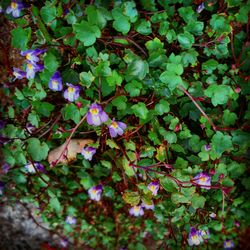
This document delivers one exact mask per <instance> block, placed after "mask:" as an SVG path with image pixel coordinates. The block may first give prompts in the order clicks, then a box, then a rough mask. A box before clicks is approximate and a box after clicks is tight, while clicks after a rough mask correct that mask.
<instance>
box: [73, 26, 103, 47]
mask: <svg viewBox="0 0 250 250" xmlns="http://www.w3.org/2000/svg"><path fill="white" fill-rule="evenodd" d="M73 31H74V32H75V34H76V38H77V39H78V40H80V41H81V42H82V43H83V44H84V46H91V45H93V44H94V43H95V42H96V38H100V37H101V31H100V29H99V27H98V26H96V25H90V24H89V23H88V22H86V21H81V22H80V23H76V24H73Z"/></svg>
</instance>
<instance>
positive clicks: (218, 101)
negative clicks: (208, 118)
mask: <svg viewBox="0 0 250 250" xmlns="http://www.w3.org/2000/svg"><path fill="white" fill-rule="evenodd" d="M204 93H205V95H206V96H207V97H210V98H211V101H212V104H213V105H214V106H217V105H222V104H226V103H227V101H228V98H229V93H230V87H229V86H227V85H217V84H212V85H210V86H209V87H208V88H207V89H206V90H205V91H204Z"/></svg>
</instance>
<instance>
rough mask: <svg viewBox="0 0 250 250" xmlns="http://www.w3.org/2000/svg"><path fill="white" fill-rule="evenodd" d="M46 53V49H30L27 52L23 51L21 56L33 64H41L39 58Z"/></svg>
mask: <svg viewBox="0 0 250 250" xmlns="http://www.w3.org/2000/svg"><path fill="white" fill-rule="evenodd" d="M45 51H46V49H34V50H32V49H29V50H26V51H21V55H22V56H25V58H26V59H27V60H28V61H29V62H31V63H33V64H36V63H38V62H39V60H40V58H39V57H38V56H39V55H41V54H43V53H44V52H45Z"/></svg>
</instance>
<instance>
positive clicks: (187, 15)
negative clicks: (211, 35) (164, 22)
mask: <svg viewBox="0 0 250 250" xmlns="http://www.w3.org/2000/svg"><path fill="white" fill-rule="evenodd" d="M178 12H179V14H180V16H181V17H182V18H183V20H184V21H185V22H186V23H187V24H189V23H193V22H194V21H196V19H197V13H195V12H194V10H193V9H192V7H191V6H188V7H181V8H179V9H178Z"/></svg>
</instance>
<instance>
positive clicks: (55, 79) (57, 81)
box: [49, 71, 63, 91]
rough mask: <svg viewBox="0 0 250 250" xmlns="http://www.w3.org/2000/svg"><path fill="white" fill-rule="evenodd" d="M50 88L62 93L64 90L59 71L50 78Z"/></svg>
mask: <svg viewBox="0 0 250 250" xmlns="http://www.w3.org/2000/svg"><path fill="white" fill-rule="evenodd" d="M49 88H50V89H51V90H54V91H61V90H62V89H63V85H62V78H61V75H60V72H59V71H56V72H55V73H54V75H53V76H52V77H51V78H50V80H49Z"/></svg>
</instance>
